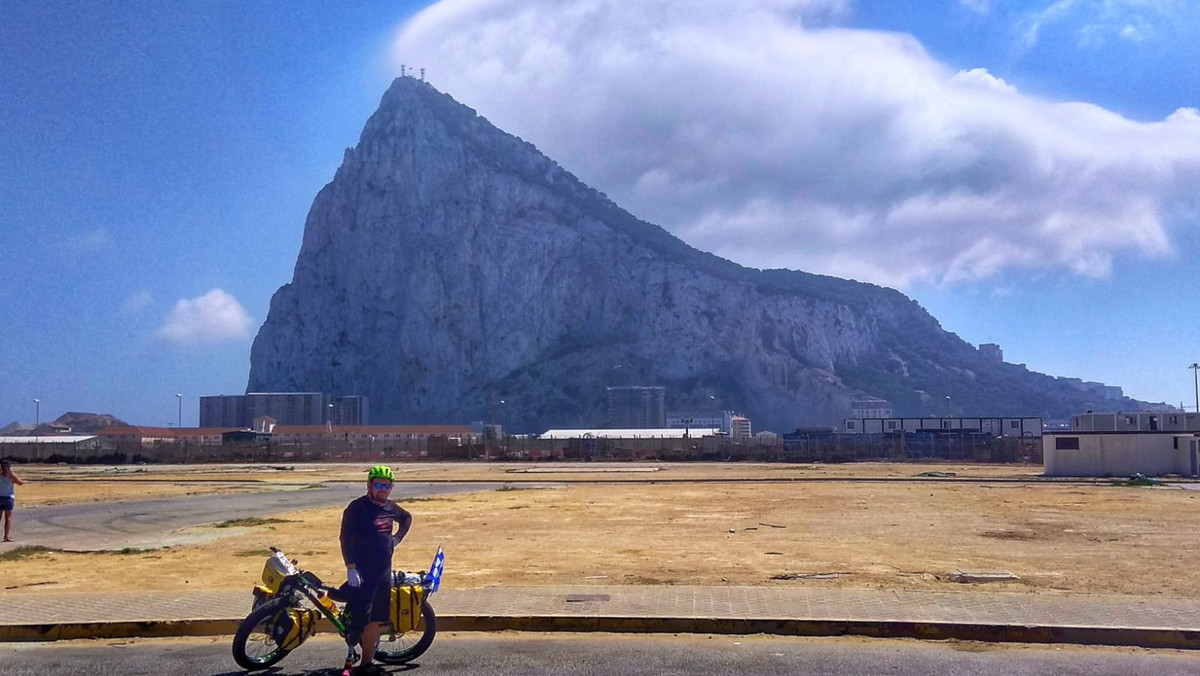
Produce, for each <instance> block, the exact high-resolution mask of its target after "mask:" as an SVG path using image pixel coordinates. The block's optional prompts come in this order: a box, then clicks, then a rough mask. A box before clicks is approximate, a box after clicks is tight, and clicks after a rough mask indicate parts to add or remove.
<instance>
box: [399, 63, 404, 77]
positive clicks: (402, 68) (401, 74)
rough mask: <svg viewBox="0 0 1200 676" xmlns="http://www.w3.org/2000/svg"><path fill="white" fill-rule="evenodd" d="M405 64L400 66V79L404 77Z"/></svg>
mask: <svg viewBox="0 0 1200 676" xmlns="http://www.w3.org/2000/svg"><path fill="white" fill-rule="evenodd" d="M404 68H405V66H404V64H400V77H404Z"/></svg>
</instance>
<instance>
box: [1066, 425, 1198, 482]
mask: <svg viewBox="0 0 1200 676" xmlns="http://www.w3.org/2000/svg"><path fill="white" fill-rule="evenodd" d="M1042 463H1043V466H1044V468H1045V475H1046V476H1086V477H1109V476H1111V477H1127V476H1132V475H1134V474H1144V475H1146V476H1162V475H1165V474H1179V475H1182V476H1197V475H1200V437H1198V436H1197V435H1194V434H1172V433H1170V432H1157V433H1151V432H1057V433H1054V434H1047V435H1046V436H1044V437H1042Z"/></svg>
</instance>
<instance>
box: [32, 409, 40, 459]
mask: <svg viewBox="0 0 1200 676" xmlns="http://www.w3.org/2000/svg"><path fill="white" fill-rule="evenodd" d="M41 426H42V400H41V399H34V400H33V457H34V459H35V460H41V456H42V444H41V439H38V436H37V434H38V428H39V427H41Z"/></svg>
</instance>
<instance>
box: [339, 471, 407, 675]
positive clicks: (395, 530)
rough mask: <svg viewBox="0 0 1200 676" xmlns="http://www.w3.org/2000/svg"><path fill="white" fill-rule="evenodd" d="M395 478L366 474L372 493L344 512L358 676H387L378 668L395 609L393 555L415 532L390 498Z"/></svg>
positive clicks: (351, 641)
mask: <svg viewBox="0 0 1200 676" xmlns="http://www.w3.org/2000/svg"><path fill="white" fill-rule="evenodd" d="M394 479H395V476H394V475H393V474H392V468H390V467H387V466H386V465H376V466H375V467H372V468H371V469H370V471H368V472H367V493H366V495H364V496H362V497H360V498H356V499H355V500H353V501H352V502H351V503H350V504H349V505H347V506H346V509H345V511H343V512H342V530H341V535H340V538H339V539H340V540H341V544H342V561H343V562H344V563H345V564H346V585H347V586H348V587H349V588H350V589H349V592H350V594H349V596H350V598H349V600H348V601H347V603H346V612H347V613H348V614H349V619H348V621H347V625H348V627H347V629H348V630H347V632H346V643H348V644H350V645H351V646H353V645H354V644H355V643H358V644H359V646H360V647H361V649H362V662H360V663H359V665H358V668H357V669H355V672H354V673H356V674H363V675H365V676H377V675H378V674H383V673H385V672H384V671H383V670H382V669H380V668H379V665H377V664H375V663H374V659H375V644H376V642H377V641H378V639H379V632H380V623H382V622H387V621H388V615H389V612H390V610H391V608H390V606H391V589H392V552H393V550H395V548H396V545H398V544H400V541H401V540H403V539H404V536H405V535H407V534H408V529H409V528H411V527H412V515H411V514H409V513H408V512H407V511H406V510H405V509H404V508H402V507H401V506H400V505H397V504H396V503H395V502H393V501H392V500H389V499H388V495H389V494H390V493H391V491H392V482H393V480H394Z"/></svg>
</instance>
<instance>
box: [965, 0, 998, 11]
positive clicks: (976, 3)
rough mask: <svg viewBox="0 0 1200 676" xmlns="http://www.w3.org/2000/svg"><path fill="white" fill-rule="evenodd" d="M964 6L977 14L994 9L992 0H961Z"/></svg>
mask: <svg viewBox="0 0 1200 676" xmlns="http://www.w3.org/2000/svg"><path fill="white" fill-rule="evenodd" d="M959 2H960V3H961V4H962V6H963V7H966V8H967V9H969V10H971V11H972V12H975V13H976V14H988V13H990V12H991V11H992V0H959Z"/></svg>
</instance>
